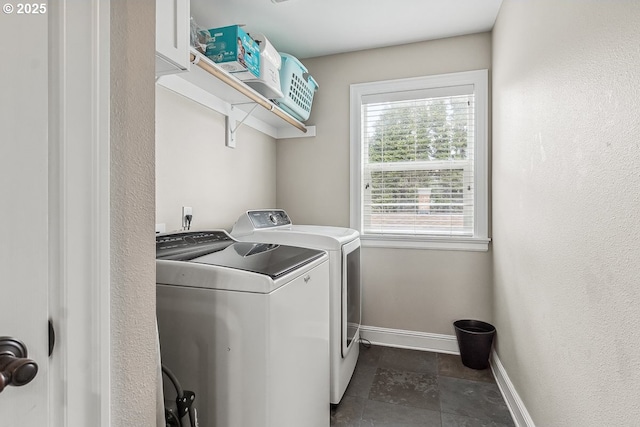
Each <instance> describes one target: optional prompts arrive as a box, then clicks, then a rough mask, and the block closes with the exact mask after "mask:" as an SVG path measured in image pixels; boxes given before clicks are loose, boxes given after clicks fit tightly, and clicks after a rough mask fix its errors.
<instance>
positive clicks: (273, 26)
mask: <svg viewBox="0 0 640 427" xmlns="http://www.w3.org/2000/svg"><path fill="white" fill-rule="evenodd" d="M276 1H279V0H276ZM501 4H502V0H285V1H283V2H280V3H274V2H273V1H272V0H191V15H192V16H193V17H194V19H195V20H196V22H197V23H198V24H199V25H200V26H202V27H205V28H215V27H224V26H227V25H233V24H245V25H246V26H245V29H246V30H247V31H248V32H249V33H251V32H258V33H263V34H264V35H265V36H266V37H267V38H268V39H269V41H270V42H271V43H272V44H273V45H274V46H275V48H276V49H277V50H278V51H280V52H286V53H289V54H292V55H294V56H296V57H298V58H311V57H316V56H323V55H330V54H335V53H342V52H352V51H357V50H364V49H371V48H377V47H384V46H395V45H400V44H405V43H413V42H418V41H424V40H433V39H439V38H444V37H452V36H458V35H463V34H473V33H478V32H483V31H489V30H491V28H493V24H494V22H495V20H496V16H497V14H498V10H499V9H500V5H501Z"/></svg>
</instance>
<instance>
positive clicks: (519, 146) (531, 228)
mask: <svg viewBox="0 0 640 427" xmlns="http://www.w3.org/2000/svg"><path fill="white" fill-rule="evenodd" d="M639 22H640V3H638V2H636V1H633V2H632V1H622V0H621V1H608V2H593V1H588V2H587V1H578V0H563V1H557V0H553V1H552V0H545V1H517V0H505V2H504V4H503V5H502V9H501V12H500V15H499V17H498V20H497V24H496V27H495V28H494V32H493V107H494V110H493V239H494V240H493V248H494V274H495V290H494V307H495V311H494V312H495V315H494V321H495V323H496V327H497V330H498V340H497V352H498V355H499V357H500V359H501V361H502V363H503V364H504V366H505V368H506V371H507V372H508V374H509V377H510V378H511V380H512V381H513V383H514V385H515V387H516V389H517V391H518V393H519V394H520V396H521V397H522V399H523V401H524V403H525V405H526V407H527V409H528V411H529V413H530V414H531V416H532V418H533V420H534V422H535V423H536V425H538V426H635V425H638V420H639V419H640V404H639V403H638V395H640V369H639V368H640V351H639V350H640V334H639V333H638V330H639V327H640V309H639V306H638V300H639V297H640V288H639V287H638V278H639V277H640V263H639V262H638V259H640V214H639V213H638V212H639V210H640V209H639V208H640V196H639V194H640V193H639V191H638V189H639V188H640V173H639V172H638V171H639V170H640V168H639V164H640V145H639V143H638V141H639V140H638V131H640V115H639V111H640V101H639V100H640V90H639V87H640V50H639V48H638V46H640V25H638V23H639Z"/></svg>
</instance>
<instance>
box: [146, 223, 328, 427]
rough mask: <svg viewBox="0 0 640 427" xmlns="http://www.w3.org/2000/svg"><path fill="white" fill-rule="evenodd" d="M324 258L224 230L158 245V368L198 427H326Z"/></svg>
mask: <svg viewBox="0 0 640 427" xmlns="http://www.w3.org/2000/svg"><path fill="white" fill-rule="evenodd" d="M328 279H329V265H328V262H327V254H326V253H325V252H324V251H319V250H312V249H308V248H299V247H292V246H286V245H278V244H263V243H243V242H237V241H235V240H234V239H232V238H231V237H230V236H229V235H228V234H227V233H226V232H225V231H223V230H214V231H198V232H182V233H174V234H166V235H159V236H157V237H156V282H157V318H158V330H159V335H160V349H161V356H162V363H163V364H164V365H165V366H167V367H168V368H169V369H170V370H171V371H172V372H173V373H174V374H175V376H176V377H177V379H178V380H179V381H180V383H181V385H182V387H183V388H184V389H186V390H189V391H193V392H194V393H195V395H196V397H195V401H194V405H195V408H196V410H197V415H198V420H199V425H201V426H209V427H215V426H219V427H231V426H233V427H285V426H309V427H329V316H328V311H329V291H328Z"/></svg>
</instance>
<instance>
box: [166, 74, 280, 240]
mask: <svg viewBox="0 0 640 427" xmlns="http://www.w3.org/2000/svg"><path fill="white" fill-rule="evenodd" d="M224 132H225V129H224V116H222V115H220V114H218V113H216V112H214V111H212V110H210V109H208V108H206V107H203V106H201V105H200V104H197V103H195V102H193V101H191V100H189V99H186V98H184V97H182V96H180V95H177V94H176V93H174V92H171V91H170V90H168V89H166V88H164V87H161V86H159V85H158V86H157V89H156V222H157V223H164V224H166V227H167V231H172V230H178V229H180V227H181V223H180V220H181V215H182V212H181V209H182V206H191V207H192V208H193V223H192V229H203V228H226V229H228V230H230V229H231V227H232V226H233V223H234V222H235V221H236V219H238V216H240V214H241V213H242V212H243V211H246V210H248V209H256V208H272V207H275V204H276V171H275V169H276V142H275V140H274V139H273V138H271V137H269V136H267V135H264V134H262V133H260V132H258V131H256V130H254V129H252V128H250V127H248V126H246V125H243V126H242V127H241V128H240V129H239V130H238V135H237V147H236V148H235V149H232V148H227V147H225V145H224V135H225V133H224Z"/></svg>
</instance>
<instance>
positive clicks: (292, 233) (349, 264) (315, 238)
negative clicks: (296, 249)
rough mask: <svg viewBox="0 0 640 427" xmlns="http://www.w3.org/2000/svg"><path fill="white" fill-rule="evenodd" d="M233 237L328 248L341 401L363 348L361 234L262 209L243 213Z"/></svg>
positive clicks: (334, 382) (335, 391)
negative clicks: (299, 221)
mask: <svg viewBox="0 0 640 427" xmlns="http://www.w3.org/2000/svg"><path fill="white" fill-rule="evenodd" d="M231 235H232V236H233V238H235V239H237V240H240V241H261V242H266V243H275V244H282V245H292V246H300V247H306V248H312V249H320V250H324V251H327V252H328V254H329V310H330V311H329V328H330V329H329V354H330V362H331V363H330V365H331V381H330V390H331V392H330V400H331V403H332V404H338V403H339V402H340V399H342V396H343V395H344V392H345V390H346V389H347V385H349V381H350V380H351V377H352V375H353V372H354V370H355V367H356V363H357V361H358V354H359V352H360V348H359V345H358V343H359V341H360V323H361V316H362V312H361V311H362V309H361V295H362V290H361V289H362V288H361V282H360V233H358V231H357V230H354V229H351V228H344V227H330V226H317V225H294V224H292V222H291V219H290V218H289V216H288V215H287V213H286V212H285V211H284V210H281V209H262V210H251V211H247V212H245V213H244V214H243V215H241V216H240V218H238V220H237V221H236V223H235V224H234V226H233V230H232V231H231Z"/></svg>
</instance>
